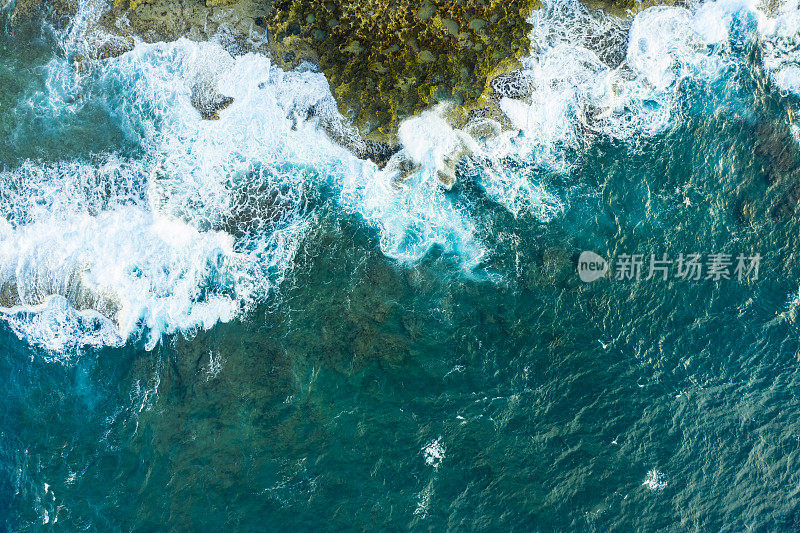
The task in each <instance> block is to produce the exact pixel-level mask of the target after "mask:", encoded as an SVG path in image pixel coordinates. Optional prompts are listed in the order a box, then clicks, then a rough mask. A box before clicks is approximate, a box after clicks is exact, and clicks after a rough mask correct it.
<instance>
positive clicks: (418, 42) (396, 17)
mask: <svg viewBox="0 0 800 533" xmlns="http://www.w3.org/2000/svg"><path fill="white" fill-rule="evenodd" d="M540 5H541V4H540V3H539V1H538V0H507V1H504V2H502V1H497V0H463V1H456V2H453V1H449V0H400V1H394V2H389V1H386V0H357V1H350V2H341V1H338V0H335V1H334V0H278V1H276V2H274V3H273V6H272V7H273V10H272V13H273V14H272V16H271V17H270V19H269V22H268V26H269V29H270V38H271V45H272V46H281V45H282V43H283V42H284V41H286V40H287V39H288V40H291V41H292V42H295V43H297V42H302V43H303V45H304V46H305V47H307V48H309V49H312V50H313V51H314V53H315V54H316V56H317V58H318V62H319V66H320V68H321V69H322V71H323V72H324V73H325V75H326V77H327V78H328V80H329V81H330V84H331V89H332V91H333V93H334V95H335V97H336V99H337V102H338V104H339V108H340V110H341V111H342V112H343V113H344V114H345V115H346V116H350V117H351V118H352V119H353V121H354V123H355V125H356V126H357V127H358V129H359V131H360V132H361V134H362V135H368V137H369V138H373V139H379V140H392V139H394V134H395V132H396V129H397V125H398V123H399V122H400V121H401V120H402V119H404V118H406V117H408V116H411V115H413V114H416V113H418V112H419V111H421V110H423V109H426V108H428V107H430V106H431V105H433V104H435V103H437V102H440V101H444V100H450V101H455V102H457V103H464V102H470V101H474V100H476V99H477V98H479V97H480V96H481V94H483V93H484V91H485V89H486V84H487V80H489V79H491V78H490V73H491V72H492V71H494V70H495V69H496V67H497V65H498V64H500V63H503V62H509V61H514V60H516V59H519V58H520V57H522V56H524V55H526V54H527V53H528V52H529V46H530V42H529V40H528V37H527V36H528V33H529V31H530V26H529V25H528V23H527V21H526V19H527V18H528V17H529V15H530V14H531V12H532V11H533V10H534V9H536V8H538V7H540Z"/></svg>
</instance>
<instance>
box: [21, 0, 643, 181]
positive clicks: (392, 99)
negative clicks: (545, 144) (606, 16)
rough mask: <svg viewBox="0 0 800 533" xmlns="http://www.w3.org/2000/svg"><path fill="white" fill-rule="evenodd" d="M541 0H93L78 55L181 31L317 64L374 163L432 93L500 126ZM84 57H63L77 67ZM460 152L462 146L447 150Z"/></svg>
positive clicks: (523, 90) (215, 105)
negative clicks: (94, 36) (84, 45)
mask: <svg viewBox="0 0 800 533" xmlns="http://www.w3.org/2000/svg"><path fill="white" fill-rule="evenodd" d="M101 1H102V0H101ZM643 6H644V4H642V3H637V2H635V1H634V0H615V1H614V2H611V3H609V2H604V3H603V4H602V5H601V4H597V5H592V7H593V8H594V7H597V8H600V7H602V8H604V9H606V10H607V11H612V12H615V13H616V14H619V15H622V16H626V14H627V15H630V14H631V13H632V12H633V11H636V10H638V9H640V8H642V7H643ZM541 7H542V4H541V2H540V0H506V1H498V0H463V1H461V2H449V1H445V0H400V1H397V2H386V1H384V0H360V1H357V2H342V1H339V0H274V1H273V0H113V3H108V4H101V5H100V6H99V10H100V11H101V13H100V15H99V16H98V17H97V19H96V22H95V25H96V26H97V28H96V29H98V30H100V31H102V32H104V33H106V34H107V35H108V36H109V38H106V39H104V40H102V42H99V43H98V44H97V46H95V47H94V48H93V49H92V50H90V51H89V52H88V54H87V55H89V56H90V58H91V59H95V60H103V59H106V58H108V57H112V56H116V55H119V54H121V53H124V52H125V51H126V50H128V49H130V48H131V47H132V46H133V43H134V42H135V40H136V39H141V40H143V41H145V42H156V41H172V40H176V39H178V38H181V37H186V38H189V39H192V40H197V41H202V40H208V39H217V40H219V41H220V42H221V43H222V44H223V46H224V47H225V48H226V49H227V50H228V51H229V52H231V53H232V54H233V55H238V54H241V53H247V52H256V53H261V54H266V55H268V56H269V57H270V59H271V60H272V62H273V63H274V64H276V65H277V66H279V67H281V68H283V69H292V68H297V67H298V66H299V65H301V64H304V63H305V64H308V65H310V66H312V68H316V69H319V70H321V71H322V72H323V73H324V74H325V76H326V79H327V80H328V82H329V83H330V86H331V92H332V94H333V96H334V98H335V100H336V106H337V107H338V111H339V113H335V112H332V111H334V110H319V111H320V113H318V114H317V115H316V118H317V119H318V120H319V126H320V127H321V128H322V129H323V130H324V131H325V132H326V133H327V134H328V135H329V137H331V139H332V140H334V141H335V142H337V143H339V144H341V145H343V146H345V147H346V148H348V149H349V150H350V151H352V152H353V153H354V154H355V155H356V156H358V157H359V158H363V159H370V160H372V161H374V162H375V163H376V164H378V165H379V166H381V167H383V166H384V165H386V164H388V163H389V162H390V161H392V160H393V156H394V155H395V154H396V153H397V152H398V150H399V149H400V145H399V142H398V141H399V138H398V127H399V125H400V123H401V122H402V121H403V120H404V119H406V118H408V117H411V116H415V115H418V114H419V113H421V112H423V111H424V110H426V109H431V108H433V107H435V106H437V105H439V104H443V105H445V108H441V106H440V108H441V109H446V111H445V112H444V118H445V119H446V121H447V122H448V123H449V124H450V125H452V126H453V127H455V128H458V129H462V128H467V129H470V128H471V129H475V128H477V129H478V130H480V131H476V133H477V134H478V135H479V136H484V135H496V134H498V133H499V132H500V131H502V129H505V128H508V127H510V124H509V121H508V119H507V118H506V117H505V115H504V114H503V113H502V112H501V111H500V108H499V105H498V103H499V100H500V98H502V97H504V96H506V97H511V98H523V97H525V96H526V95H528V94H530V91H531V87H530V85H529V84H528V83H527V81H526V79H525V77H524V76H523V75H521V74H520V72H519V70H518V69H519V66H520V62H519V60H520V59H521V58H522V57H524V56H526V55H528V54H529V53H530V47H531V42H530V39H529V38H528V35H529V33H530V30H531V25H530V23H529V22H528V18H529V17H530V15H531V13H532V12H533V11H534V10H535V9H540V8H541ZM95 9H97V8H95ZM77 10H78V5H77V3H76V2H75V1H74V0H57V1H56V2H48V1H46V0H44V1H43V0H17V2H16V5H15V6H14V16H13V18H14V19H15V20H23V19H26V18H30V17H33V16H36V15H37V14H42V13H43V14H44V15H45V16H47V17H49V18H50V19H53V20H56V21H61V22H62V23H63V21H64V20H69V18H70V17H71V16H74V13H75V12H76V11H77ZM86 59H87V58H86V57H83V56H76V57H75V58H73V63H74V65H75V69H76V71H80V70H81V69H83V68H84V65H85V63H86ZM192 103H193V105H194V106H195V107H196V108H197V109H198V111H199V112H200V113H201V116H202V117H203V118H204V119H209V120H213V119H216V118H219V113H220V112H221V111H222V110H223V109H224V108H225V107H226V106H227V105H229V104H230V103H231V99H230V98H229V97H227V96H225V95H221V94H219V93H218V92H217V89H216V87H215V85H214V84H213V83H212V82H209V81H208V80H206V81H203V80H200V81H198V83H197V84H196V85H195V87H194V88H193V90H192ZM322 111H327V112H324V113H323V112H322ZM332 117H335V118H332ZM341 117H344V120H342V119H341ZM309 118H312V117H311V116H309V117H299V119H303V120H305V119H309ZM476 119H477V120H476ZM483 130H486V131H483ZM462 144H463V143H462ZM468 151H469V150H468V149H467V148H466V147H465V146H460V147H459V148H458V149H457V150H456V153H454V154H452V157H451V159H453V158H454V159H455V160H457V159H458V157H460V155H462V154H463V153H468ZM455 162H456V161H449V162H446V164H445V168H443V169H440V179H441V180H442V182H443V184H444V185H445V186H450V185H451V184H452V180H453V179H454V170H453V169H451V168H450V167H453V168H454V167H455ZM392 164H393V165H395V166H397V167H398V168H399V170H400V174H401V175H404V174H407V173H409V172H410V171H411V170H413V167H414V165H413V163H410V162H408V161H398V160H397V158H396V157H395V158H394V161H393V162H392Z"/></svg>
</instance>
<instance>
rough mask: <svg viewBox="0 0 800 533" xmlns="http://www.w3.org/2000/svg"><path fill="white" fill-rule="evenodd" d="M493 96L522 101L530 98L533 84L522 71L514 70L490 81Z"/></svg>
mask: <svg viewBox="0 0 800 533" xmlns="http://www.w3.org/2000/svg"><path fill="white" fill-rule="evenodd" d="M490 85H491V87H492V91H493V94H494V96H496V97H501V98H502V97H506V98H517V99H522V98H526V97H528V96H530V94H531V91H533V83H532V81H531V79H530V76H528V75H527V74H526V73H525V72H524V71H522V70H514V71H511V72H509V73H507V74H501V75H500V76H497V77H496V78H495V79H493V80H492V81H491V84H490Z"/></svg>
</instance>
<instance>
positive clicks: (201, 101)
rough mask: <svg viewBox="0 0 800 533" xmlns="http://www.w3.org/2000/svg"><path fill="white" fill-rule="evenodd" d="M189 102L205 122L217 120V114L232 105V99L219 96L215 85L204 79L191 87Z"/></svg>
mask: <svg viewBox="0 0 800 533" xmlns="http://www.w3.org/2000/svg"><path fill="white" fill-rule="evenodd" d="M191 100H192V106H194V108H195V109H197V110H198V111H200V116H202V117H203V118H204V119H205V120H219V112H220V111H222V110H223V109H225V108H226V107H228V106H229V105H231V104H232V103H233V98H231V97H230V96H223V95H222V94H220V93H219V92H218V91H217V88H216V86H215V84H214V83H212V82H211V81H210V80H208V79H205V78H204V79H201V80H199V81H198V82H197V83H195V84H194V86H193V87H192V97H191Z"/></svg>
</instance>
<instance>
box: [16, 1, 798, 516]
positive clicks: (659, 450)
mask: <svg viewBox="0 0 800 533" xmlns="http://www.w3.org/2000/svg"><path fill="white" fill-rule="evenodd" d="M97 9H98V8H97V6H96V5H92V4H90V3H86V4H83V5H82V8H81V10H80V12H79V14H78V16H76V17H75V19H74V20H73V21H72V23H71V24H70V25H69V26H68V27H67V28H64V29H54V28H52V27H50V26H49V25H47V24H46V23H42V22H37V21H34V22H31V23H28V24H24V25H21V26H13V27H12V26H11V24H10V23H9V20H8V11H5V12H3V17H4V18H3V19H2V30H0V84H2V85H1V87H2V89H0V138H2V139H3V140H4V141H3V142H2V143H0V213H2V215H3V216H2V217H0V383H2V385H3V387H2V393H0V394H1V395H2V396H0V398H2V402H0V529H3V530H9V531H40V530H57V531H76V530H85V531H107V530H112V531H114V530H135V531H151V530H161V529H169V530H216V529H221V528H223V527H226V528H233V529H234V530H236V531H251V530H258V531H264V530H268V531H269V530H284V529H286V528H295V529H300V530H325V531H327V530H372V529H381V530H385V529H388V530H397V529H412V530H434V531H441V530H451V531H462V530H478V531H553V530H557V531H573V530H579V531H584V530H588V531H608V530H623V531H624V530H632V529H636V530H648V531H649V530H664V529H666V530H699V531H707V530H721V529H724V530H734V531H741V530H757V531H796V530H798V529H800V416H798V412H800V398H799V397H798V395H800V373H799V370H798V369H800V327H799V326H800V324H798V312H800V264H799V263H798V258H799V257H800V256H798V252H799V251H800V242H798V237H797V236H798V234H799V233H798V230H800V225H799V224H798V221H800V206H798V204H800V144H799V139H800V134H798V131H799V130H798V123H797V113H798V110H799V109H800V107H799V106H800V34H799V33H798V29H799V28H800V10H799V9H798V5H797V3H796V2H792V1H790V2H788V3H785V4H779V3H772V4H770V5H769V6H766V5H761V4H757V3H753V2H743V1H734V0H717V1H715V2H713V1H706V2H703V3H698V4H693V5H691V6H689V7H685V8H684V7H652V8H648V9H646V10H644V11H642V12H640V13H639V14H637V15H636V16H635V17H633V18H632V19H630V20H627V21H623V20H620V19H617V18H615V17H613V16H611V15H604V14H602V13H600V12H592V11H589V10H587V9H586V8H584V7H582V5H581V4H579V3H577V2H573V1H569V0H554V1H548V2H546V3H545V7H544V8H543V9H542V10H540V11H538V12H536V13H534V14H533V15H532V18H531V22H532V25H533V31H532V32H531V35H530V38H531V40H532V42H533V44H534V47H533V48H534V51H533V53H532V55H531V57H529V58H527V59H526V60H525V61H524V62H523V69H522V71H521V74H520V80H521V83H523V84H526V85H527V86H528V87H530V88H531V91H530V93H529V94H527V95H521V96H520V95H509V96H505V97H503V99H502V100H501V102H500V106H501V108H502V110H503V112H504V113H505V114H506V115H507V117H508V119H509V121H510V123H511V125H512V127H511V128H506V129H505V130H503V131H499V130H498V129H497V127H496V125H495V124H492V123H490V122H488V121H486V122H484V123H477V124H472V125H471V126H470V127H468V128H465V129H464V130H454V129H452V128H451V127H450V126H448V125H447V123H446V121H444V120H443V118H442V115H443V114H444V113H445V112H446V110H443V109H434V110H431V111H429V112H426V113H423V114H422V115H421V116H419V117H415V118H412V119H410V120H409V121H407V122H406V123H404V124H403V126H402V128H401V132H400V138H401V141H402V143H403V153H404V154H405V155H406V156H407V157H408V158H410V159H411V160H413V161H415V162H416V164H417V165H418V170H417V171H416V172H415V173H413V174H412V175H411V176H409V177H408V178H406V179H405V180H402V181H399V180H398V176H397V173H396V171H393V170H392V166H391V165H389V166H388V167H387V169H385V170H379V169H378V168H377V167H375V165H373V164H372V163H370V162H366V161H362V160H359V159H357V158H355V157H354V156H353V155H352V154H350V153H349V152H347V151H346V150H344V149H343V148H341V147H339V146H337V145H336V144H335V143H333V142H331V141H330V140H329V139H328V138H327V137H326V135H325V133H324V132H323V128H322V127H321V126H320V123H321V121H322V120H323V119H326V118H331V117H333V118H335V116H334V115H335V114H336V107H335V105H333V102H332V99H331V95H330V90H329V88H328V85H327V82H326V81H325V78H324V76H323V75H322V74H320V73H318V72H315V71H314V69H313V68H311V67H309V66H303V67H302V68H300V69H298V70H296V71H291V72H284V71H281V70H280V69H278V68H277V67H274V66H273V65H271V64H270V62H269V60H268V58H266V57H263V56H259V55H255V54H246V53H239V52H237V51H236V50H231V49H230V47H228V46H225V43H224V42H223V40H219V41H213V42H205V43H195V42H191V41H188V40H179V41H176V42H174V43H156V44H145V43H137V44H136V46H135V47H134V48H133V49H132V50H131V51H129V52H126V53H125V54H122V55H120V56H119V57H116V58H111V59H107V60H103V61H88V62H85V63H83V62H80V61H78V62H77V63H76V61H75V58H76V56H78V55H86V54H85V52H86V50H88V49H90V48H91V47H92V46H96V45H97V43H98V42H101V41H102V40H104V39H108V38H109V37H108V36H105V35H103V34H102V33H98V32H96V31H95V30H93V29H92V28H93V26H92V25H91V22H92V19H93V17H95V16H96V13H97ZM23 44H24V46H23ZM232 52H233V53H232ZM198 80H210V81H211V82H212V83H215V84H216V85H217V87H218V88H219V90H220V92H221V93H223V94H225V95H229V96H232V97H233V98H234V102H233V104H232V105H231V106H230V107H229V108H227V109H226V110H224V111H222V112H221V113H220V120H219V121H204V120H201V119H200V116H199V114H198V113H197V112H196V111H195V110H194V109H193V108H192V107H191V103H190V95H191V91H192V87H193V85H194V84H195V83H196V82H197V81H198ZM311 111H313V112H311ZM306 117H310V118H306ZM487 131H491V132H494V133H492V134H486V132H487ZM459 147H465V149H466V152H467V153H468V155H467V156H465V157H464V158H462V159H461V161H460V162H459V163H458V165H457V166H456V182H455V184H454V185H453V186H452V187H451V188H449V189H448V188H446V187H444V186H442V184H441V183H440V182H439V181H438V178H437V172H438V171H439V170H441V169H442V168H443V167H444V166H445V165H446V160H447V158H448V154H450V153H453V151H454V150H459ZM584 250H591V251H594V252H596V253H598V254H600V255H601V256H603V257H604V258H607V259H612V258H617V259H619V258H620V257H621V256H622V255H623V254H642V255H643V256H644V257H645V263H646V262H647V260H648V259H647V258H649V256H650V254H655V255H656V256H657V257H659V258H660V257H661V256H662V254H667V256H668V257H669V258H672V259H675V258H677V257H678V256H679V254H685V255H688V254H691V253H700V254H704V255H706V256H707V255H709V254H730V255H731V256H732V258H734V261H735V257H736V256H737V255H739V254H743V255H747V256H754V255H755V254H759V255H760V257H761V261H760V268H759V275H758V277H757V279H754V278H753V276H750V277H746V278H744V279H742V280H739V279H737V277H736V275H732V276H731V277H732V279H719V280H714V279H700V280H690V279H675V277H674V276H670V278H669V279H667V280H664V279H661V278H660V277H658V276H656V277H654V278H653V279H645V278H646V275H645V276H642V277H641V279H638V280H637V279H615V277H614V274H615V272H614V271H613V270H612V272H611V275H609V276H608V277H606V278H603V279H600V280H597V281H594V282H592V283H585V282H583V281H581V279H580V277H579V275H578V272H577V267H578V257H579V254H580V253H581V252H582V251H584ZM612 265H615V263H613V262H612ZM646 266H647V265H646V264H645V273H646V270H647V269H646ZM732 269H733V267H731V272H732V273H733V271H732Z"/></svg>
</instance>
